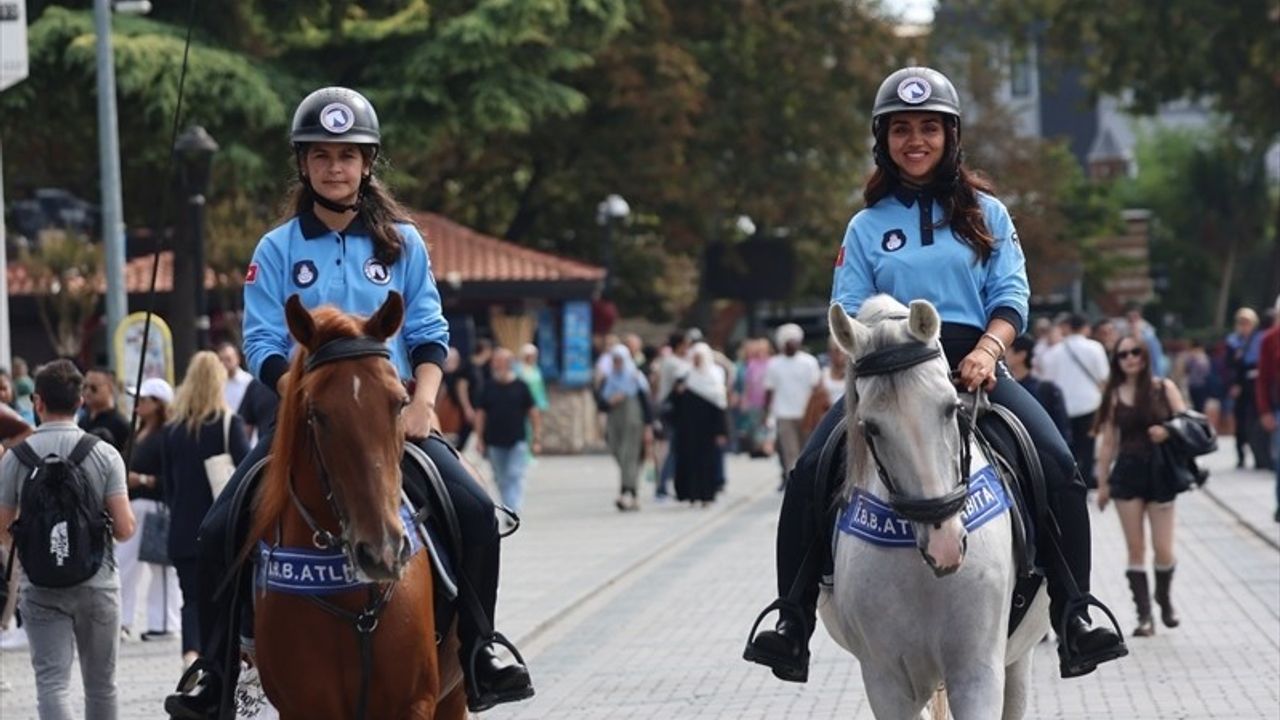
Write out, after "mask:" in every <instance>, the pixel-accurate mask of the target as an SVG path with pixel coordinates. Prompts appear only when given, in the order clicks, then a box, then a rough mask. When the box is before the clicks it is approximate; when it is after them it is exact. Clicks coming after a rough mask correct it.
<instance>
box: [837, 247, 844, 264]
mask: <svg viewBox="0 0 1280 720" xmlns="http://www.w3.org/2000/svg"><path fill="white" fill-rule="evenodd" d="M843 265H844V246H843V245H841V246H840V252H839V253H837V254H836V267H842V266H843Z"/></svg>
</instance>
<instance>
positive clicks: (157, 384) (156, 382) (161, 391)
mask: <svg viewBox="0 0 1280 720" xmlns="http://www.w3.org/2000/svg"><path fill="white" fill-rule="evenodd" d="M129 394H130V395H135V396H137V397H140V398H144V397H149V398H154V399H156V400H159V401H160V402H162V403H164V404H165V405H172V404H173V387H171V386H170V385H169V383H167V382H165V381H164V379H163V378H147V379H146V380H143V381H142V388H141V389H140V390H139V391H138V392H133V391H132V390H130V391H129Z"/></svg>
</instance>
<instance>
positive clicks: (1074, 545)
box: [1041, 477, 1129, 678]
mask: <svg viewBox="0 0 1280 720" xmlns="http://www.w3.org/2000/svg"><path fill="white" fill-rule="evenodd" d="M1050 497H1051V502H1050V504H1051V506H1052V509H1053V513H1054V516H1055V517H1056V518H1057V521H1058V526H1059V528H1060V530H1061V544H1062V555H1063V558H1064V559H1065V561H1066V566H1065V567H1063V566H1062V564H1061V563H1059V562H1053V563H1051V564H1050V566H1049V617H1050V619H1051V620H1052V621H1053V627H1054V630H1055V631H1057V632H1058V660H1059V664H1060V667H1059V673H1060V674H1061V675H1062V677H1064V678H1073V677H1080V676H1083V675H1088V674H1089V673H1091V672H1093V671H1094V670H1095V669H1096V668H1097V666H1098V665H1100V664H1102V663H1104V662H1108V661H1111V660H1116V659H1119V658H1122V657H1124V656H1126V655H1128V654H1129V649H1128V648H1127V647H1125V644H1124V638H1123V637H1121V636H1120V635H1119V634H1118V633H1117V632H1116V631H1115V630H1113V629H1112V628H1111V627H1110V626H1108V625H1107V624H1106V623H1102V624H1099V625H1093V624H1092V623H1091V621H1090V618H1089V611H1088V606H1087V605H1084V604H1082V603H1080V598H1082V597H1085V596H1088V593H1089V573H1090V570H1091V567H1090V566H1091V564H1092V552H1093V548H1092V539H1091V537H1090V531H1089V510H1088V507H1087V506H1086V495H1085V488H1084V483H1083V482H1082V481H1081V480H1079V478H1078V477H1077V478H1076V480H1075V482H1074V483H1071V484H1069V485H1068V486H1067V487H1064V488H1060V489H1059V490H1058V491H1057V492H1054V493H1051V495H1050ZM1046 540H1047V541H1048V542H1053V541H1052V540H1051V539H1046V538H1042V540H1041V541H1042V542H1044V541H1046ZM1072 580H1074V584H1075V586H1076V588H1075V589H1077V590H1078V594H1076V593H1073V592H1072V589H1073V588H1072V587H1071V581H1072ZM1103 609H1104V610H1105V609H1106V608H1105V607H1104V608H1103ZM1107 612H1108V615H1110V612H1109V611H1107Z"/></svg>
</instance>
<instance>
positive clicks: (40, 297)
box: [20, 231, 102, 357]
mask: <svg viewBox="0 0 1280 720" xmlns="http://www.w3.org/2000/svg"><path fill="white" fill-rule="evenodd" d="M20 260H21V261H22V264H23V265H24V266H26V268H27V272H28V273H30V274H31V276H32V277H33V278H37V284H38V287H39V288H40V291H41V292H39V293H38V294H37V296H36V308H37V314H38V315H39V316H40V324H41V325H42V326H44V330H45V334H46V335H47V336H48V338H49V344H50V345H52V346H53V349H54V351H55V352H57V353H58V354H59V355H61V356H64V357H77V356H78V355H79V354H80V348H81V346H82V345H83V344H84V342H85V340H86V337H85V335H86V333H85V323H86V322H87V321H88V320H89V319H90V318H92V317H93V313H94V312H95V310H96V309H97V307H98V299H99V297H100V296H101V294H102V291H101V287H100V285H101V283H102V274H101V269H102V252H101V249H100V248H99V247H98V246H97V245H93V244H91V243H88V242H86V241H85V238H83V237H78V236H75V235H72V234H70V233H65V232H61V231H48V232H45V233H43V234H42V237H41V238H40V242H39V243H38V244H37V245H36V247H35V249H34V250H24V251H23V252H22V255H21V257H20Z"/></svg>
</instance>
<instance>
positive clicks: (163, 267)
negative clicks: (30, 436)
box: [8, 212, 605, 295]
mask: <svg viewBox="0 0 1280 720" xmlns="http://www.w3.org/2000/svg"><path fill="white" fill-rule="evenodd" d="M413 219H414V221H415V222H417V223H418V226H419V227H420V228H421V229H422V234H423V235H424V236H425V237H426V239H427V244H428V246H429V247H430V248H431V269H432V272H433V273H434V274H435V277H436V281H437V282H438V283H440V284H441V285H442V286H443V285H451V284H455V281H456V282H521V281H526V282H527V281H537V282H556V281H563V280H587V281H593V280H595V281H598V280H603V279H604V276H605V270H604V268H602V267H598V266H595V265H589V264H587V263H583V262H578V261H576V260H569V259H567V258H562V257H559V256H557V255H552V254H551V253H545V252H541V251H539V250H533V249H530V248H526V247H521V246H520V245H516V244H515V243H512V242H508V241H506V240H500V239H498V238H495V237H490V236H488V235H483V234H481V233H478V232H476V231H475V230H472V229H471V228H468V227H465V226H463V225H459V224H458V223H455V222H453V221H452V220H449V219H448V218H446V217H444V216H442V215H437V214H435V213H428V212H421V213H415V214H414V215H413ZM151 257H152V256H150V255H142V256H139V257H136V258H134V259H132V260H130V261H129V262H128V263H127V264H126V265H125V286H126V287H127V288H128V289H129V293H130V294H138V293H145V292H147V290H148V289H149V288H150V286H151ZM453 273H457V275H456V276H455V275H453ZM243 278H244V274H243V272H242V271H236V272H235V273H233V274H232V275H223V276H221V277H219V276H217V275H216V274H215V273H214V272H213V270H210V269H206V270H205V280H204V282H205V287H206V288H213V287H216V286H219V285H228V284H237V285H238V284H239V283H240V282H241V280H243ZM8 280H9V294H10V295H37V294H40V292H41V291H42V290H45V288H40V287H38V285H39V283H38V279H37V278H35V277H32V276H31V274H30V273H29V272H28V271H27V268H26V267H25V266H23V265H22V264H21V263H20V262H10V263H9V267H8ZM96 280H97V283H98V291H99V292H104V291H105V290H106V280H105V279H104V278H103V277H101V276H99V277H98V278H97V279H96ZM172 289H173V252H172V251H169V250H166V251H164V252H162V253H160V270H159V272H158V273H157V276H156V292H169V291H171V290H172Z"/></svg>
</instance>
